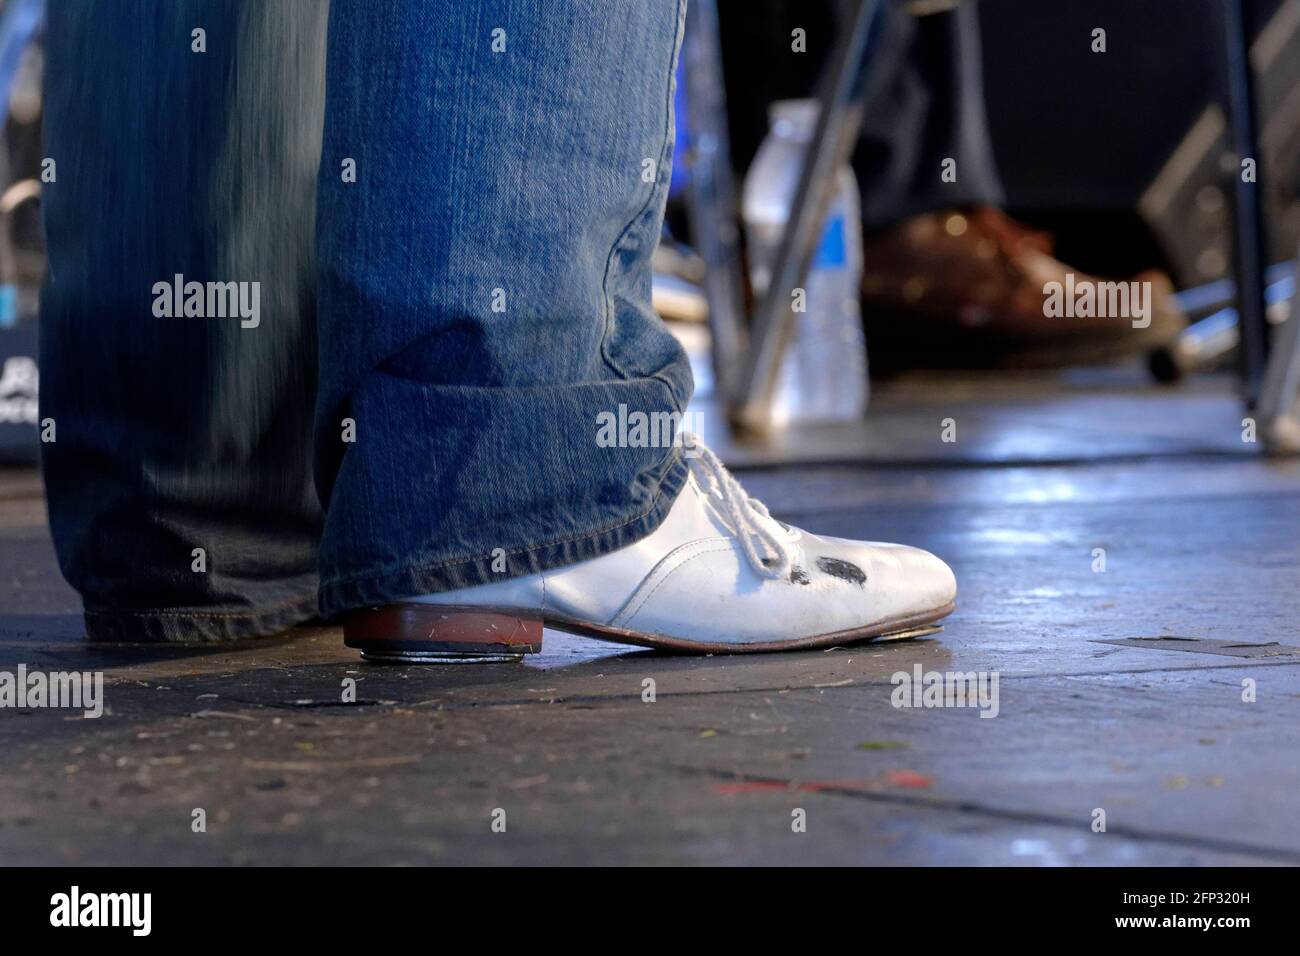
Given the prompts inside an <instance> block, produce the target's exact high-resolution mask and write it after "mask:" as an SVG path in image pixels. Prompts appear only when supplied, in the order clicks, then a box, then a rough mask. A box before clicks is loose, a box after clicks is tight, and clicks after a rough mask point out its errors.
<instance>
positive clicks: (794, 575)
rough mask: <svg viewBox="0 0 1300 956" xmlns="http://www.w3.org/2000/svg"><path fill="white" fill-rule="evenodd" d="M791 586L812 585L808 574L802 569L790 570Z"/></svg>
mask: <svg viewBox="0 0 1300 956" xmlns="http://www.w3.org/2000/svg"><path fill="white" fill-rule="evenodd" d="M790 583H791V584H812V578H810V577H808V572H807V571H805V570H804V569H803V568H791V569H790Z"/></svg>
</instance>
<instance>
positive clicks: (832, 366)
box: [741, 100, 869, 424]
mask: <svg viewBox="0 0 1300 956" xmlns="http://www.w3.org/2000/svg"><path fill="white" fill-rule="evenodd" d="M818 110H819V104H818V103H817V101H816V100H782V101H780V102H777V103H774V104H773V105H772V107H771V109H770V111H769V121H770V125H771V130H770V132H769V133H768V135H767V138H766V139H765V140H764V141H763V144H762V146H760V147H759V150H758V155H757V156H755V158H754V162H753V164H752V165H751V166H750V168H749V173H748V175H747V176H746V177H745V188H744V195H743V197H742V202H741V205H742V210H743V216H744V220H745V236H746V240H747V244H748V247H749V264H750V281H751V283H752V284H753V286H754V291H755V293H756V294H758V295H763V294H764V293H766V291H767V287H768V285H769V284H770V283H771V280H772V274H771V270H772V266H773V264H774V262H775V259H776V255H777V250H778V248H779V246H780V244H781V236H782V234H783V233H784V231H785V228H786V224H787V222H788V221H789V219H790V208H791V206H792V205H793V203H794V195H795V191H796V189H797V188H798V184H799V171H800V169H801V168H802V165H803V159H804V154H805V151H806V149H807V146H808V143H809V141H810V140H811V139H812V135H813V130H814V129H815V127H816V125H817V114H818ZM860 203H861V200H860V199H859V197H858V185H857V181H856V180H855V179H854V176H853V171H852V170H851V169H849V168H848V167H847V166H844V167H841V168H840V169H839V170H837V171H836V176H835V192H834V194H833V196H832V198H831V202H830V206H829V208H828V211H827V215H826V223H825V228H824V229H823V231H822V235H821V238H820V240H819V241H818V245H817V250H816V252H815V253H814V255H813V260H812V266H811V268H810V269H809V272H808V277H807V280H806V282H805V287H804V296H803V305H804V309H805V311H803V312H796V313H795V323H794V332H793V335H792V336H791V338H790V343H789V345H788V346H787V348H786V350H785V354H784V357H783V361H782V364H781V370H780V374H779V376H778V379H777V387H776V394H775V396H774V400H773V420H774V421H775V422H776V423H777V424H788V423H791V422H811V421H846V420H852V419H857V418H860V417H862V415H863V413H864V412H865V411H866V407H867V395H868V387H869V386H868V382H867V347H866V341H865V339H864V336H863V333H862V313H861V306H860V305H859V299H858V295H859V287H860V284H861V280H862V219H861V214H860ZM788 294H791V295H793V294H794V290H790V292H789V293H788Z"/></svg>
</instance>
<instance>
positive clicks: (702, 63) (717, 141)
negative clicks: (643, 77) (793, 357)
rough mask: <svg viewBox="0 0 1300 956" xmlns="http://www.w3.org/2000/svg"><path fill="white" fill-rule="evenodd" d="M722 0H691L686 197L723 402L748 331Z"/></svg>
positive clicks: (685, 55) (686, 51)
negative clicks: (725, 87) (721, 25)
mask: <svg viewBox="0 0 1300 956" xmlns="http://www.w3.org/2000/svg"><path fill="white" fill-rule="evenodd" d="M721 49H722V46H721V41H720V39H719V36H718V8H717V0H691V2H690V3H689V4H688V5H687V8H686V39H685V41H684V43H683V50H682V59H683V61H684V64H685V74H684V79H685V83H686V107H687V117H688V121H689V122H688V126H689V128H690V136H691V141H690V144H689V147H690V148H689V150H688V151H687V157H688V162H689V163H690V169H691V178H690V186H689V187H688V190H687V193H686V201H687V206H688V209H689V210H690V217H691V233H692V236H691V238H692V240H693V243H694V245H695V249H696V252H698V253H699V255H700V258H701V260H703V262H704V267H705V273H704V294H705V298H706V299H707V300H708V303H709V331H710V333H711V335H712V339H713V348H712V352H713V374H714V378H715V380H716V382H717V391H718V394H719V395H720V396H722V397H723V399H724V400H727V399H729V398H730V396H732V395H734V394H735V393H736V389H737V387H738V386H737V382H738V378H739V374H740V367H741V362H742V360H743V358H744V350H745V345H746V339H747V333H746V329H745V325H744V316H745V313H746V309H745V304H744V292H743V290H744V288H745V284H744V274H743V265H742V259H741V254H740V226H739V220H740V217H739V211H738V207H737V202H736V186H735V182H734V179H733V177H732V174H731V146H730V139H729V137H728V134H727V103H726V95H725V94H724V92H723V77H722V59H721Z"/></svg>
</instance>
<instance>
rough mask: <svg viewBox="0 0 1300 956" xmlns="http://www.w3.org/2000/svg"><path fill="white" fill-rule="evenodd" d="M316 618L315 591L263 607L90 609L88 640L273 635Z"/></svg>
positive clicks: (202, 640)
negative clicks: (225, 608)
mask: <svg viewBox="0 0 1300 956" xmlns="http://www.w3.org/2000/svg"><path fill="white" fill-rule="evenodd" d="M315 616H316V593H315V592H311V593H310V594H305V595H301V596H299V597H296V598H294V599H292V600H290V601H288V602H285V603H283V604H280V605H277V606H275V607H271V608H262V609H260V610H259V609H248V608H240V609H238V610H221V609H214V608H166V609H162V608H159V609H154V610H143V611H119V610H107V609H103V608H94V609H92V608H87V609H86V610H85V614H84V618H85V623H86V638H87V639H88V640H91V641H114V642H147V643H176V644H206V643H216V642H220V641H234V640H239V639H241V638H247V637H269V636H271V635H272V634H278V633H280V632H282V631H286V630H288V629H289V628H291V627H293V626H294V625H296V624H301V623H303V622H304V621H307V620H310V619H311V618H313V617H315Z"/></svg>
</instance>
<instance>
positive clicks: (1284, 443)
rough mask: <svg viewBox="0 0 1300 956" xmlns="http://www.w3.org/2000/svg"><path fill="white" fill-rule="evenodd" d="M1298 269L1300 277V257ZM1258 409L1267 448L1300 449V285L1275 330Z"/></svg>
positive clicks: (1270, 449) (1275, 450)
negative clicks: (1287, 310)
mask: <svg viewBox="0 0 1300 956" xmlns="http://www.w3.org/2000/svg"><path fill="white" fill-rule="evenodd" d="M1296 269H1297V279H1300V258H1297V261H1296ZM1255 411H1256V415H1257V416H1258V419H1257V420H1258V423H1259V433H1260V436H1261V437H1262V438H1263V439H1264V447H1265V449H1266V450H1268V451H1272V452H1279V453H1283V454H1296V453H1300V287H1298V288H1297V290H1296V293H1293V294H1292V296H1291V311H1290V314H1289V315H1288V316H1287V319H1286V321H1285V322H1284V323H1282V325H1281V326H1280V327H1279V328H1278V329H1277V330H1276V332H1275V333H1274V340H1273V347H1272V350H1271V356H1270V358H1269V362H1268V367H1267V369H1266V371H1265V373H1264V381H1263V387H1262V388H1261V389H1260V394H1259V403H1258V404H1257V405H1256V408H1255Z"/></svg>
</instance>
